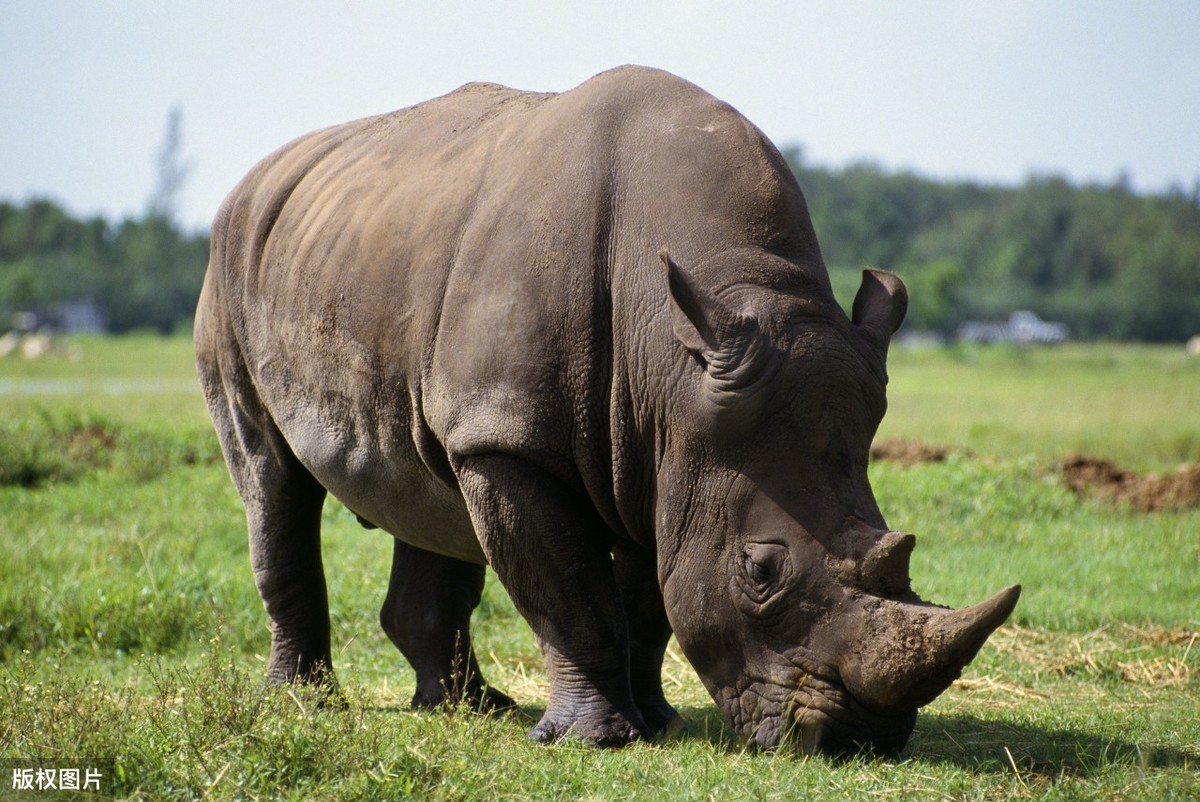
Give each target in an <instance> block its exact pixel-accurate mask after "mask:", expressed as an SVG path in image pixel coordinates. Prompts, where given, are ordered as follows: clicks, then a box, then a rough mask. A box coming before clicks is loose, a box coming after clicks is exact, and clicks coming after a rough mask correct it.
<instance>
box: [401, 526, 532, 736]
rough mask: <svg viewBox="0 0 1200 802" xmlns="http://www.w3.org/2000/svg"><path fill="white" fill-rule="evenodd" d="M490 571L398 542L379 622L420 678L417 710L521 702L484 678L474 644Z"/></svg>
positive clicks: (502, 707) (496, 707) (485, 708)
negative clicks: (474, 622)
mask: <svg viewBox="0 0 1200 802" xmlns="http://www.w3.org/2000/svg"><path fill="white" fill-rule="evenodd" d="M483 579H484V568H483V566H482V565H475V564H472V563H468V562H463V561H462V560H456V559H453V558H451V557H443V556H441V555H439V554H434V553H432V552H429V551H425V550H424V549H419V548H416V547H415V546H410V545H408V544H407V543H404V542H403V541H401V540H397V541H396V544H395V548H394V551H393V552H392V575H391V580H390V581H389V583H388V593H387V598H386V599H385V601H384V603H383V609H382V610H381V611H380V613H379V622H380V624H381V625H382V626H383V631H384V632H386V633H387V636H388V638H390V639H391V641H392V643H394V644H395V645H396V648H397V649H399V650H400V653H401V654H403V655H404V657H405V659H406V660H408V662H409V663H410V664H412V667H413V669H414V670H415V671H416V674H417V688H416V692H415V693H414V694H413V698H412V706H413V707H414V708H424V709H432V708H437V707H442V706H445V705H457V704H459V703H465V704H467V705H469V706H470V707H471V708H473V709H475V710H478V711H480V712H490V711H501V710H510V709H513V708H515V707H516V703H515V702H514V701H513V700H512V699H511V698H509V697H508V696H507V695H506V694H503V693H501V692H500V691H498V690H496V689H495V688H492V687H491V686H489V685H488V684H487V682H486V681H484V679H483V674H482V672H480V670H479V663H478V661H477V660H476V658H475V650H474V649H473V648H472V646H471V634H470V623H471V613H472V612H473V611H474V610H475V608H476V607H477V606H478V605H479V600H480V597H481V595H482V591H483Z"/></svg>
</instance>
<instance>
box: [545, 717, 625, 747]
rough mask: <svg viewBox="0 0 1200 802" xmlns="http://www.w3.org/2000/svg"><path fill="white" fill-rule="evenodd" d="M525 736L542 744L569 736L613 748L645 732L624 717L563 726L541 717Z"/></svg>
mask: <svg viewBox="0 0 1200 802" xmlns="http://www.w3.org/2000/svg"><path fill="white" fill-rule="evenodd" d="M527 736H528V738H529V740H531V741H537V742H538V743H543V744H552V743H557V742H558V741H561V740H564V739H567V738H570V739H573V740H576V741H581V742H582V743H585V744H587V745H588V746H594V747H597V748H600V749H615V748H618V747H622V746H625V745H626V744H628V743H630V742H631V741H637V740H641V739H643V738H645V733H643V732H642V731H641V730H640V729H639V728H637V727H635V726H634V725H633V724H631V723H629V722H628V721H625V720H624V719H616V720H610V721H607V722H605V723H604V724H602V725H588V724H583V723H575V724H569V725H567V726H563V725H561V724H559V723H557V722H553V721H547V720H546V719H545V718H543V719H542V720H541V721H540V722H539V723H538V725H537V726H536V727H534V728H533V729H531V730H530V731H529V732H528V733H527Z"/></svg>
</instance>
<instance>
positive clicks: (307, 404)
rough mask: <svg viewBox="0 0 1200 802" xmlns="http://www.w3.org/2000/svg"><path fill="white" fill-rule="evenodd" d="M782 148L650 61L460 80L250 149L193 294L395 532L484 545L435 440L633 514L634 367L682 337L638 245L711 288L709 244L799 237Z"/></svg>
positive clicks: (650, 259) (638, 458) (726, 275)
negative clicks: (207, 299)
mask: <svg viewBox="0 0 1200 802" xmlns="http://www.w3.org/2000/svg"><path fill="white" fill-rule="evenodd" d="M784 173H786V170H785V171H784ZM784 173H781V172H780V162H779V160H778V154H777V153H775V152H774V149H773V148H771V147H770V146H769V144H767V143H766V142H765V140H764V139H763V138H762V137H761V134H759V133H758V132H757V130H756V129H754V128H753V126H751V125H750V124H749V123H747V122H746V121H745V120H744V118H742V117H741V116H740V115H738V114H737V113H736V112H734V111H733V110H732V109H730V108H729V107H727V106H725V105H724V104H721V103H720V102H718V101H716V100H715V99H713V98H711V97H710V96H708V95H706V94H705V93H703V92H702V91H701V90H699V89H697V88H695V87H693V86H691V85H690V84H687V83H685V82H683V81H681V80H679V79H676V78H673V77H672V76H668V75H667V74H665V73H659V72H656V71H651V70H644V69H636V68H626V69H623V70H617V71H612V72H610V73H605V74H602V75H601V76H598V77H597V78H596V79H593V80H592V81H589V82H587V83H585V84H583V85H582V86H580V87H579V88H577V89H575V90H572V91H571V92H566V93H562V94H558V95H546V94H531V93H521V92H516V91H514V90H510V89H506V88H504V87H499V86H495V85H489V84H474V85H468V86H467V87H463V88H462V89H460V90H457V91H455V92H453V93H451V94H449V95H447V96H444V97H442V98H438V99H436V100H433V101H429V102H427V103H424V104H420V105H418V106H414V107H412V108H409V109H405V110H401V111H399V112H395V113H392V114H387V115H382V116H378V117H373V118H368V119H365V120H360V121H357V122H354V123H349V124H347V125H344V126H339V127H336V128H332V129H327V130H325V131H320V132H317V133H315V134H312V135H309V136H307V137H304V138H301V139H300V140H297V141H296V142H294V143H292V144H291V145H289V146H285V148H283V149H281V150H280V151H278V152H277V153H276V154H273V155H272V156H271V157H269V158H268V159H267V160H265V161H264V162H263V163H262V164H260V165H259V166H258V167H256V168H255V170H254V171H253V172H252V173H251V174H250V175H249V176H248V177H247V179H245V181H244V182H243V183H242V184H241V185H240V186H239V187H238V188H237V189H236V190H235V191H234V193H232V194H231V196H230V198H229V199H228V200H227V202H226V207H225V209H224V210H223V212H222V215H221V216H220V218H219V219H218V223H217V226H215V227H214V238H217V237H221V238H222V242H223V247H224V252H223V259H222V262H223V263H222V264H221V265H219V266H217V268H218V269H219V271H220V276H219V283H220V284H221V285H222V287H221V291H220V292H217V291H215V290H214V291H212V292H211V293H210V292H209V291H207V290H206V295H210V294H211V295H213V296H214V297H215V296H220V297H221V298H222V299H223V301H222V303H223V304H225V305H226V306H227V307H228V308H227V309H226V310H225V314H227V315H228V317H229V319H230V321H231V324H232V326H231V328H232V330H233V331H234V332H235V334H236V342H237V347H238V348H239V349H240V351H241V353H242V356H243V359H244V360H245V363H246V366H247V370H248V373H249V375H250V376H251V377H252V380H253V382H254V384H255V388H256V391H257V393H258V395H259V396H260V397H261V399H262V402H263V404H264V405H265V406H266V407H267V409H268V410H269V411H270V414H271V416H272V418H273V419H274V420H275V421H276V423H277V424H278V425H279V427H280V429H281V430H282V431H283V432H284V434H285V436H286V437H287V439H288V442H289V444H290V445H291V446H292V448H293V450H294V451H295V452H296V454H297V456H298V457H299V458H300V460H301V461H302V462H303V463H304V464H305V465H306V467H308V468H309V470H310V471H311V472H312V473H313V474H314V476H316V477H317V479H318V480H319V481H321V483H322V484H324V485H325V486H326V487H327V488H329V489H330V490H331V492H333V493H334V494H335V495H336V496H338V497H339V498H341V499H342V500H343V501H344V502H345V503H346V504H347V505H348V506H350V507H351V509H353V510H355V511H356V512H357V513H359V514H360V515H362V516H364V517H365V518H367V519H368V520H370V521H372V522H373V523H375V524H377V525H379V526H381V527H383V528H385V529H387V530H388V531H391V532H392V533H393V534H395V535H397V536H399V537H401V538H402V539H405V540H407V541H409V542H411V543H413V544H414V545H417V546H421V547H424V548H429V549H432V550H434V551H441V552H443V553H447V554H451V555H452V556H458V557H462V558H473V559H482V555H481V554H479V550H478V545H477V544H476V543H475V540H474V537H473V535H472V534H471V530H470V526H469V522H468V521H467V518H466V515H465V512H464V510H463V507H462V503H461V498H460V497H459V494H458V491H457V487H456V484H455V482H454V478H453V474H452V472H451V467H450V463H451V461H452V460H453V459H455V458H458V457H463V456H469V455H471V454H478V453H489V452H504V453H511V454H516V455H519V456H522V457H524V458H526V459H529V460H531V461H533V462H535V463H537V464H539V465H540V466H542V467H543V468H544V469H545V470H547V471H548V472H550V473H551V474H552V475H554V476H556V477H558V478H559V479H560V480H561V481H563V482H564V483H567V484H568V485H570V486H572V487H574V488H577V489H579V490H581V491H583V492H586V493H587V494H588V496H589V497H590V498H591V499H592V501H593V503H594V504H595V505H596V507H597V509H598V510H599V512H600V513H601V514H602V515H603V516H604V517H605V519H606V520H607V522H608V523H609V525H610V526H611V527H613V528H614V529H615V530H616V531H619V532H620V531H631V530H639V532H641V533H642V534H643V535H645V536H649V535H648V530H649V529H651V528H652V521H649V520H646V519H645V518H644V517H639V513H638V512H637V511H633V509H632V507H639V503H640V502H644V501H647V499H645V498H643V497H644V495H645V494H646V492H647V491H646V487H647V486H648V483H649V480H648V478H647V477H645V476H642V475H641V474H645V473H646V472H647V471H648V470H650V468H649V464H643V463H647V462H648V461H650V460H652V459H653V457H652V455H650V454H646V453H644V452H643V451H642V449H643V448H646V447H650V446H648V445H647V444H646V443H645V442H644V434H645V429H646V427H647V426H648V425H649V423H648V416H650V415H651V412H650V411H649V410H647V409H645V407H646V406H647V399H646V398H645V397H644V396H645V395H647V394H649V393H651V392H653V391H652V390H651V389H649V388H647V387H646V386H644V385H642V386H639V384H638V383H639V381H641V379H639V377H642V376H647V375H650V376H653V375H657V376H659V378H660V380H662V379H663V376H664V374H669V373H671V372H672V371H673V370H674V369H675V368H676V367H678V365H679V364H680V359H681V352H680V351H679V350H678V349H670V350H664V349H667V348H668V346H669V345H670V344H672V341H671V338H670V337H669V336H668V335H667V331H668V329H667V327H668V326H669V323H668V322H667V320H666V315H665V312H664V304H665V295H664V293H663V292H662V288H661V283H662V276H661V267H660V266H659V265H658V263H657V258H656V255H655V254H656V252H657V250H658V248H660V247H662V246H664V245H667V246H670V247H671V248H672V249H673V252H675V253H678V254H680V255H682V257H683V258H684V259H687V260H689V263H694V264H696V265H697V266H698V272H700V273H701V274H703V273H704V272H705V270H708V273H709V275H702V277H703V278H704V280H705V281H707V282H708V283H709V284H710V285H712V286H715V287H717V288H718V289H719V288H720V287H721V286H726V287H728V286H732V285H735V284H737V283H739V282H741V281H745V280H746V279H747V278H748V274H747V273H746V270H752V269H753V266H752V264H751V263H746V264H747V265H749V266H748V267H746V268H737V269H734V270H732V271H731V270H730V269H729V267H728V263H727V262H725V261H722V260H721V259H714V258H713V256H714V253H717V252H720V251H732V252H736V251H741V250H746V249H761V248H762V247H764V246H766V247H769V248H771V249H772V250H773V251H775V252H778V253H784V254H788V253H790V254H793V255H794V256H795V258H796V259H798V260H803V259H811V258H813V257H812V254H813V253H814V252H815V239H813V238H812V237H811V229H810V228H809V227H808V225H807V216H806V214H804V213H803V199H802V197H800V195H799V190H798V189H795V188H794V181H792V182H790V183H789V179H790V175H785V174H784ZM798 212H799V213H798ZM226 218H227V221H226ZM798 221H799V222H798ZM215 253H216V251H215V250H214V254H215ZM815 258H816V259H817V261H819V253H818V254H816V257H815ZM706 266H712V267H706ZM210 272H211V269H210ZM750 278H752V276H750ZM213 281H215V280H214V279H213V278H212V277H210V282H213ZM664 381H665V382H666V384H668V385H669V384H670V380H669V379H665V380H664ZM639 466H641V467H639ZM622 495H628V496H630V497H631V501H630V504H631V505H632V507H631V506H628V505H625V504H624V503H623V501H622V499H621V498H620V496H622ZM647 509H648V507H647V506H646V505H644V504H640V511H641V512H645V510H647Z"/></svg>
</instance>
